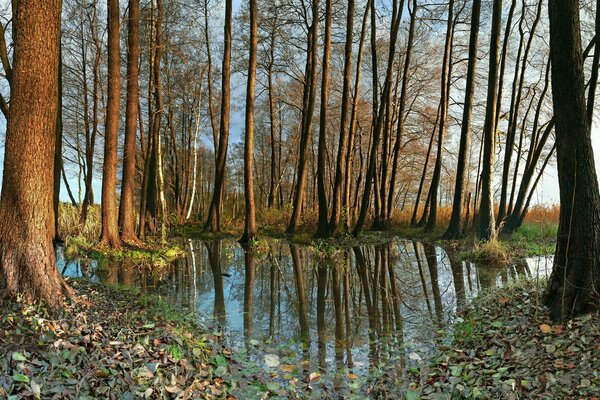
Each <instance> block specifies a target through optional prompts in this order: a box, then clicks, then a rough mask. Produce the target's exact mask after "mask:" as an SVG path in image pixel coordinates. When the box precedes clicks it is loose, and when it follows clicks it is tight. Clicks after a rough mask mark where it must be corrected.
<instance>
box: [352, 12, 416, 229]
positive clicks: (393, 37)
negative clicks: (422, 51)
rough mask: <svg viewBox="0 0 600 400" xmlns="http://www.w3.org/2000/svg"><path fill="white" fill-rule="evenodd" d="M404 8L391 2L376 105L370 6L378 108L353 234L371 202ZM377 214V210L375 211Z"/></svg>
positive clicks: (372, 13) (372, 15) (375, 60)
mask: <svg viewBox="0 0 600 400" xmlns="http://www.w3.org/2000/svg"><path fill="white" fill-rule="evenodd" d="M373 4H374V2H372V3H371V7H373ZM403 10H404V0H400V1H398V0H394V1H393V3H392V20H391V29H390V45H389V52H388V63H387V69H386V75H385V80H384V84H383V90H382V95H381V104H380V105H377V104H376V100H377V95H376V92H377V90H376V88H377V73H376V70H377V66H376V65H377V56H376V51H374V50H375V49H376V43H375V37H376V28H375V27H374V14H375V10H374V9H373V8H371V24H372V26H371V46H372V50H371V51H372V52H373V54H372V58H373V97H374V103H373V109H374V110H378V112H374V117H375V118H374V120H376V122H375V125H374V127H373V140H372V142H371V148H370V155H369V165H368V167H367V174H366V177H365V188H364V192H363V197H362V201H361V205H360V214H359V216H358V220H357V222H356V225H355V226H354V229H353V231H352V234H353V235H354V236H358V235H359V234H360V233H361V231H362V229H363V226H364V224H365V220H366V218H367V212H368V210H369V207H370V203H371V188H372V184H373V182H372V181H373V180H376V163H377V150H378V148H379V138H380V136H381V132H382V129H383V124H384V116H385V114H386V112H385V110H386V109H387V110H389V103H390V97H391V96H390V95H391V86H392V75H393V66H394V57H395V55H396V41H397V39H398V31H399V27H400V21H401V20H402V11H403ZM374 192H375V197H376V200H375V202H376V203H377V197H378V196H379V193H378V191H377V190H375V191H374ZM376 214H377V212H376ZM381 222H382V221H381V220H378V218H377V215H376V220H375V221H374V222H373V225H374V227H376V228H379V227H380V226H379V224H380V223H381Z"/></svg>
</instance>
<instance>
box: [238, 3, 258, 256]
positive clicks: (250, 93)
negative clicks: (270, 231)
mask: <svg viewBox="0 0 600 400" xmlns="http://www.w3.org/2000/svg"><path fill="white" fill-rule="evenodd" d="M257 13H258V10H257V7H256V0H250V54H249V57H248V81H247V86H246V125H245V130H246V135H245V138H244V198H245V201H246V215H245V223H244V234H243V235H242V238H241V239H240V242H242V243H248V242H250V241H252V239H254V237H255V236H256V207H255V205H254V181H253V178H254V177H253V175H252V160H253V158H254V95H255V92H256V49H257V47H258V16H257ZM247 253H248V252H247Z"/></svg>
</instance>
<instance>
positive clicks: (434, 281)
mask: <svg viewBox="0 0 600 400" xmlns="http://www.w3.org/2000/svg"><path fill="white" fill-rule="evenodd" d="M423 249H424V250H425V259H426V260H427V267H428V268H429V279H430V281H431V293H432V295H433V304H434V305H435V316H436V322H437V323H441V322H442V320H443V315H444V312H443V308H442V295H441V293H440V285H439V282H438V260H437V251H436V248H435V245H433V244H431V243H423Z"/></svg>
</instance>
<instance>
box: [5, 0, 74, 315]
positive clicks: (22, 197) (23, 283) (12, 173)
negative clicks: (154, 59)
mask: <svg viewBox="0 0 600 400" xmlns="http://www.w3.org/2000/svg"><path fill="white" fill-rule="evenodd" d="M15 16H16V18H15V20H14V21H13V24H14V43H15V54H14V59H15V62H14V66H13V84H12V93H11V107H10V118H9V119H8V127H7V132H6V142H5V149H4V151H5V153H4V169H3V180H2V194H1V196H0V293H2V296H3V297H8V298H11V299H15V300H16V299H17V298H18V297H22V298H23V300H25V301H26V302H29V303H31V302H34V301H40V300H41V301H45V302H46V303H48V304H50V305H51V306H59V305H60V304H61V303H62V300H63V299H64V297H65V295H66V294H67V293H68V288H67V286H66V284H65V282H64V281H63V279H62V278H61V276H60V274H59V271H58V269H57V268H56V258H55V253H54V247H53V245H52V238H53V236H54V213H53V209H52V197H53V170H52V168H48V166H49V165H52V162H53V159H54V153H55V140H56V122H57V113H58V104H57V103H58V101H57V100H58V75H59V74H58V69H59V59H60V55H59V53H60V50H59V49H60V18H61V1H60V0H48V1H43V2H42V1H37V0H21V1H20V2H19V5H18V7H17V9H16V12H15Z"/></svg>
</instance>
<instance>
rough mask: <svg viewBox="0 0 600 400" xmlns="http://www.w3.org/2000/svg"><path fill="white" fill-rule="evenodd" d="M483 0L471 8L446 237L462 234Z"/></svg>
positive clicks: (454, 237)
mask: <svg viewBox="0 0 600 400" xmlns="http://www.w3.org/2000/svg"><path fill="white" fill-rule="evenodd" d="M480 14H481V0H474V1H473V9H472V10H471V34H470V37H469V61H468V65H467V83H466V85H467V86H466V88H465V105H464V108H463V117H462V126H461V131H460V143H459V145H458V162H457V165H456V181H455V184H454V201H453V203H452V215H451V216H450V224H449V225H448V229H447V230H446V233H444V239H458V238H459V237H460V236H461V231H460V227H461V224H460V220H461V213H462V210H463V197H464V189H465V179H466V175H467V160H468V159H469V143H470V135H471V132H470V131H471V113H472V111H473V96H474V92H475V68H476V65H477V40H478V36H479V17H480Z"/></svg>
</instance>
